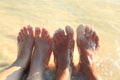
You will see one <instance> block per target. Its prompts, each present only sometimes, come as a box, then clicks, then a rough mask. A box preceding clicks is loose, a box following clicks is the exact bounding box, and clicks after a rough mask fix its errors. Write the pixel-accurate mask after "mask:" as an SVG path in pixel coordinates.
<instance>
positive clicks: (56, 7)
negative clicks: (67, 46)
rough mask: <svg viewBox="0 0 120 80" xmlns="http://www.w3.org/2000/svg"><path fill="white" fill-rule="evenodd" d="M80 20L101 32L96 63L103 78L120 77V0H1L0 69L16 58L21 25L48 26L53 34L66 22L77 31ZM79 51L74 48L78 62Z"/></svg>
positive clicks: (117, 79) (75, 59)
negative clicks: (17, 38)
mask: <svg viewBox="0 0 120 80" xmlns="http://www.w3.org/2000/svg"><path fill="white" fill-rule="evenodd" d="M81 23H84V24H88V25H91V26H92V27H93V28H94V29H95V30H96V31H97V32H98V33H99V35H100V44H101V47H100V49H99V52H98V54H96V62H97V66H98V67H99V68H100V72H101V75H102V77H103V79H104V80H120V77H119V75H120V0H29V1H27V0H0V70H2V69H4V68H5V67H7V66H9V65H10V64H11V63H12V62H13V61H14V60H15V59H16V55H17V44H16V43H17V41H16V36H17V34H18V32H19V30H20V28H22V26H25V25H28V24H30V25H33V26H40V27H41V28H43V27H45V28H46V29H48V30H49V32H50V34H51V35H53V33H54V31H55V30H56V29H58V28H62V29H64V27H65V26H66V25H70V26H72V28H73V29H74V31H76V28H77V26H78V25H79V24H81ZM75 35H76V33H75ZM77 53H78V52H77V48H75V51H74V62H75V63H76V64H77V62H78V54H77ZM51 62H52V61H51Z"/></svg>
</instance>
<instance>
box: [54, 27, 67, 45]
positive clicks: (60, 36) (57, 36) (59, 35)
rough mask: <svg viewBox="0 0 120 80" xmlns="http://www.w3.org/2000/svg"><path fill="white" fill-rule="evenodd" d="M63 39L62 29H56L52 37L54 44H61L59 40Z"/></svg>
mask: <svg viewBox="0 0 120 80" xmlns="http://www.w3.org/2000/svg"><path fill="white" fill-rule="evenodd" d="M64 38H65V32H64V30H63V29H58V30H56V31H55V33H54V36H53V40H54V42H58V43H59V42H61V40H63V39H64Z"/></svg>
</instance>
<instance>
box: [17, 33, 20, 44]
mask: <svg viewBox="0 0 120 80" xmlns="http://www.w3.org/2000/svg"><path fill="white" fill-rule="evenodd" d="M17 42H18V43H19V42H20V35H19V34H18V36H17Z"/></svg>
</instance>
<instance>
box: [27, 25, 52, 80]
mask: <svg viewBox="0 0 120 80" xmlns="http://www.w3.org/2000/svg"><path fill="white" fill-rule="evenodd" d="M40 34H41V35H40ZM51 44H52V42H51V38H50V35H49V34H48V32H47V31H46V29H42V32H41V31H40V28H39V27H36V28H35V49H34V53H33V57H32V61H31V67H30V73H29V76H28V79H27V80H29V79H30V80H44V79H45V78H44V70H45V67H46V63H47V62H48V61H49V58H50V54H51V51H52V48H51V47H52V46H51Z"/></svg>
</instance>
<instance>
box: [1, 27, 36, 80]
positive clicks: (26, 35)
mask: <svg viewBox="0 0 120 80" xmlns="http://www.w3.org/2000/svg"><path fill="white" fill-rule="evenodd" d="M33 43H34V39H33V31H32V27H30V26H28V28H26V27H24V28H23V29H21V31H20V33H19V35H18V56H17V59H16V61H15V62H14V63H13V64H12V65H11V66H10V67H9V68H7V69H6V70H4V71H3V72H1V73H0V80H21V78H22V76H23V74H24V71H25V70H26V69H27V67H28V65H29V61H30V57H31V53H32V49H33Z"/></svg>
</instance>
